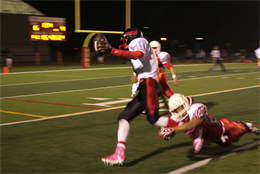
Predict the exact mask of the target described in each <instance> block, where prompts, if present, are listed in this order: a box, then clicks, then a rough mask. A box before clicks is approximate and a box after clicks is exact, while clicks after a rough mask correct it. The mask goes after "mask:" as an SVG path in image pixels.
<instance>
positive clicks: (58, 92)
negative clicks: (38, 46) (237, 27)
mask: <svg viewBox="0 0 260 174" xmlns="http://www.w3.org/2000/svg"><path fill="white" fill-rule="evenodd" d="M255 73H259V72H249V73H237V74H225V75H218V76H204V77H194V78H188V79H180V80H179V81H186V80H195V79H206V78H217V77H226V76H236V75H244V74H255ZM171 81H172V80H168V82H171ZM126 86H132V84H127V85H117V86H107V87H99V88H88V89H76V90H68V91H57V92H47V93H38V94H27V95H17V96H7V97H0V99H4V98H18V97H29V96H38V95H48V94H60V93H67V92H78V91H89V90H97V89H109V88H117V87H126Z"/></svg>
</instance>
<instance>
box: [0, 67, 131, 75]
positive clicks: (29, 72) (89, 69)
mask: <svg viewBox="0 0 260 174" xmlns="http://www.w3.org/2000/svg"><path fill="white" fill-rule="evenodd" d="M126 68H132V67H108V68H88V69H62V70H49V71H28V72H13V73H0V75H13V74H31V73H48V72H64V71H91V70H104V69H126Z"/></svg>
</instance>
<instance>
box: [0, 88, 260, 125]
mask: <svg viewBox="0 0 260 174" xmlns="http://www.w3.org/2000/svg"><path fill="white" fill-rule="evenodd" d="M257 87H260V85H256V86H248V87H244V88H235V89H230V90H224V91H216V92H210V93H204V94H197V95H192V96H193V97H199V96H205V95H213V94H219V93H224V92H232V91H238V90H244V89H250V88H257ZM123 107H125V105H123V106H117V107H111V108H105V109H97V110H93V111H85V112H78V113H72V114H64V115H58V116H52V117H48V118H40V119H34V120H25V121H18V122H11V123H3V124H0V126H7V125H15V124H20V123H29V122H36V121H43V120H49V119H54V118H63V117H69V116H75V115H82V114H89V113H96V112H102V111H109V110H113V109H119V108H123Z"/></svg>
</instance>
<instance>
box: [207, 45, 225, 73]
mask: <svg viewBox="0 0 260 174" xmlns="http://www.w3.org/2000/svg"><path fill="white" fill-rule="evenodd" d="M210 57H211V58H212V62H213V65H212V66H211V67H210V69H209V71H212V70H213V69H215V68H216V66H217V65H218V64H219V65H220V66H221V69H222V71H224V72H225V71H227V70H226V69H225V67H224V65H223V64H222V63H221V60H223V58H221V53H220V50H219V46H217V45H215V46H214V47H213V50H212V51H211V52H210Z"/></svg>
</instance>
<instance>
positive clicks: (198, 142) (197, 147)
mask: <svg viewBox="0 0 260 174" xmlns="http://www.w3.org/2000/svg"><path fill="white" fill-rule="evenodd" d="M192 144H193V148H194V153H198V152H199V151H200V149H201V148H202V145H203V139H202V138H201V137H198V138H196V139H194V140H193V142H192Z"/></svg>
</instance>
